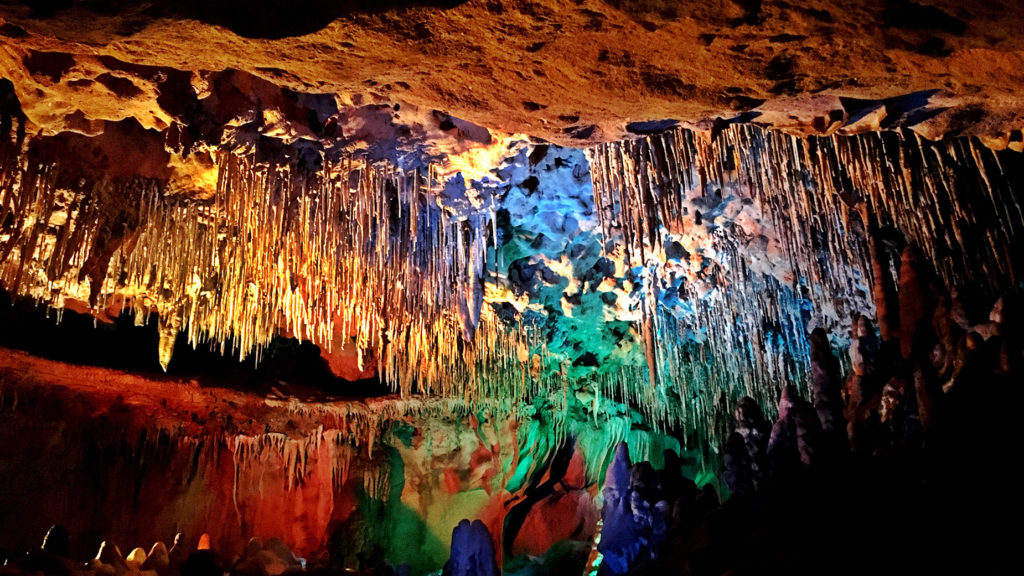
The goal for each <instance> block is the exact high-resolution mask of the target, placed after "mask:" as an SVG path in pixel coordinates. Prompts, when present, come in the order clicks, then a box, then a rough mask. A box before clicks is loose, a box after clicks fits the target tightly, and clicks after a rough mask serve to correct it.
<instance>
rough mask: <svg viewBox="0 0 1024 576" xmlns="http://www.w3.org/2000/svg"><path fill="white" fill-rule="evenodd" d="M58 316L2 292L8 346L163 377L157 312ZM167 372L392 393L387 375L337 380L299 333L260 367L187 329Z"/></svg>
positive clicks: (314, 390)
mask: <svg viewBox="0 0 1024 576" xmlns="http://www.w3.org/2000/svg"><path fill="white" fill-rule="evenodd" d="M57 318H58V316H57V313H56V312H55V311H52V310H49V311H48V310H47V309H46V307H45V306H42V305H36V304H35V303H34V302H32V301H30V300H25V299H21V298H15V299H12V298H11V297H10V295H9V294H8V293H7V292H6V291H2V290H0V347H4V348H11V349H15V350H22V351H24V352H28V353H29V354H32V355H33V356H39V357H42V358H49V359H51V360H58V361H61V362H68V363H71V364H80V365H89V366H99V367H103V368H112V369H117V370H125V371H128V372H134V373H140V374H148V375H151V376H153V377H160V376H161V375H163V370H161V368H160V363H159V361H158V359H157V345H158V343H159V340H160V336H159V333H158V332H157V318H156V316H155V315H154V316H153V317H152V318H151V319H150V321H149V322H148V323H147V324H146V325H144V326H136V325H135V319H134V315H133V314H131V313H130V312H127V311H126V312H124V313H122V314H121V315H120V316H119V317H118V318H117V319H116V320H115V321H114V322H113V323H109V324H108V323H104V322H98V321H95V320H94V319H93V318H92V316H87V315H83V314H76V313H74V312H71V311H64V313H63V317H62V318H61V320H60V322H58V321H57ZM167 375H168V376H171V377H174V378H195V379H197V380H199V381H200V382H201V383H203V384H209V385H217V386H230V387H232V388H240V389H243V390H247V391H251V392H254V393H268V392H270V391H271V390H270V387H271V386H273V387H275V388H277V389H278V390H280V391H283V392H284V393H285V394H290V395H295V396H298V397H301V398H303V399H305V398H310V397H314V398H315V397H318V396H323V395H325V394H326V395H329V396H331V397H357V398H368V397H378V396H384V395H387V394H389V393H390V389H389V388H388V387H387V385H385V384H384V383H382V382H381V381H380V380H379V379H367V380H361V381H359V382H348V381H345V380H342V379H340V378H337V377H335V376H334V375H333V374H332V373H331V371H330V369H329V368H328V366H327V363H326V361H324V360H323V358H321V357H320V349H319V348H318V347H317V346H315V345H313V344H311V343H309V342H299V341H298V340H296V339H294V338H275V339H274V341H273V342H271V344H270V346H268V347H267V349H266V350H264V352H263V357H262V358H261V359H260V362H259V363H258V364H257V363H256V362H255V358H253V357H249V358H246V359H245V360H244V361H239V359H238V356H237V354H235V355H231V354H230V353H227V354H225V355H224V356H222V355H221V354H220V351H219V350H215V349H212V348H211V347H209V346H206V345H200V346H199V347H198V348H197V349H193V348H192V347H191V346H190V345H189V344H188V342H187V341H186V337H185V335H184V334H179V335H178V340H177V342H176V343H175V346H174V358H173V359H172V360H171V363H170V365H169V366H168V369H167Z"/></svg>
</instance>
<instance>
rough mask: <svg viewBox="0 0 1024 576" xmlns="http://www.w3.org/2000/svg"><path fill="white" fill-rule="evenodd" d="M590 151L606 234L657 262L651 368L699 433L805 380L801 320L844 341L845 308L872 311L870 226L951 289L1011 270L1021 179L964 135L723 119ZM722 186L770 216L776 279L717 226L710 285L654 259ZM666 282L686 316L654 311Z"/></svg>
mask: <svg viewBox="0 0 1024 576" xmlns="http://www.w3.org/2000/svg"><path fill="white" fill-rule="evenodd" d="M1014 156H1016V155H1014ZM588 158H589V160H590V163H591V176H592V179H593V183H594V197H595V207H596V209H597V210H598V214H599V216H600V219H601V226H602V232H603V234H604V236H605V238H611V239H617V240H618V241H619V242H620V243H622V244H623V246H624V252H625V254H626V258H627V259H628V260H629V261H630V262H631V263H632V265H633V266H638V267H642V268H643V269H644V270H647V271H649V270H654V272H653V274H652V276H653V278H649V279H648V281H647V282H646V283H645V289H646V291H647V294H648V296H647V297H645V298H644V299H643V302H641V304H642V306H641V312H642V315H641V317H642V320H641V322H642V324H643V330H642V336H643V339H644V340H645V342H646V343H645V353H646V356H647V363H648V372H649V376H648V378H649V379H650V380H653V381H655V382H657V381H658V380H659V379H665V380H666V381H669V382H672V383H674V384H675V385H677V386H678V387H679V390H678V393H679V395H680V397H681V400H682V403H681V406H682V413H683V417H684V418H685V419H687V420H689V421H696V422H700V423H702V424H703V427H704V429H705V430H709V431H713V430H716V429H720V428H721V427H722V423H723V422H722V416H723V415H724V414H727V413H728V412H727V411H724V410H722V409H720V408H718V407H716V406H715V404H716V403H717V402H719V399H720V398H722V397H726V396H728V397H732V398H733V400H735V399H736V398H738V397H739V396H744V395H747V396H752V397H754V398H756V399H758V400H759V401H760V402H761V403H762V405H765V406H772V405H773V404H774V402H775V400H776V399H777V397H778V393H779V391H780V390H781V388H782V386H784V385H785V384H786V383H794V384H797V385H800V386H802V385H803V384H804V380H805V379H806V368H807V361H808V359H809V345H808V340H807V334H808V333H809V331H810V329H811V328H813V327H814V326H824V327H826V328H828V329H830V330H833V331H834V332H835V333H837V335H838V336H840V337H841V338H842V337H844V336H845V335H848V333H849V326H850V324H849V322H850V319H851V318H852V317H853V316H854V315H857V314H868V315H869V316H870V315H873V314H874V310H875V303H876V301H878V300H879V298H880V297H881V296H880V294H881V290H882V284H883V283H886V282H888V283H890V284H891V283H892V282H893V278H892V275H893V272H892V270H891V268H892V265H893V264H892V258H891V254H889V252H891V249H890V248H887V247H886V246H885V245H884V242H883V240H882V239H880V237H881V236H882V233H881V232H880V231H881V230H883V229H884V230H895V231H896V232H897V233H898V234H899V235H900V236H902V237H903V238H904V239H905V241H906V242H908V243H910V244H914V245H916V246H918V247H919V248H920V249H921V250H922V251H923V253H924V255H925V256H926V257H927V258H928V259H929V260H930V261H931V262H933V263H934V265H935V267H936V270H937V272H938V276H939V278H940V280H941V282H942V283H943V284H945V286H946V287H947V288H948V289H950V290H957V289H960V288H962V287H964V286H966V285H970V284H973V285H979V284H982V285H984V286H987V287H988V288H989V289H990V290H991V291H992V294H991V295H995V294H998V293H1000V292H1002V291H1005V290H1009V289H1012V288H1013V287H1014V285H1015V284H1016V282H1017V281H1018V277H1019V275H1020V272H1021V265H1022V263H1021V261H1020V258H1019V256H1015V255H1014V254H1013V251H1012V250H1008V249H1007V248H1008V247H1010V246H1015V245H1016V242H1017V239H1018V237H1019V235H1020V233H1021V231H1022V230H1024V212H1022V209H1021V205H1020V203H1019V200H1018V196H1017V194H1018V191H1017V190H1015V186H1019V182H1020V176H1021V175H1020V174H1019V173H1015V172H1013V170H1014V168H1013V166H1010V165H1008V164H1007V162H1006V157H1005V156H1001V155H1000V154H998V153H995V152H993V151H992V150H990V149H988V148H986V147H985V146H983V145H981V144H980V143H978V142H977V141H975V140H971V139H952V140H949V141H940V142H929V141H926V140H923V139H922V138H920V137H919V136H918V135H916V134H914V133H913V132H885V133H869V134H863V135H859V136H854V137H843V136H826V137H810V138H799V137H795V136H791V135H787V134H784V133H782V132H778V131H773V130H768V129H763V128H759V127H757V126H753V125H730V126H728V127H726V128H725V129H724V130H722V131H721V132H719V133H717V134H715V135H714V136H713V137H712V138H708V137H707V135H706V134H700V133H696V132H693V131H690V130H687V129H682V128H679V129H676V130H672V131H669V132H666V133H663V134H660V135H656V136H651V137H648V138H644V139H641V140H634V141H627V142H619V143H609V144H604V145H601V146H598V147H596V148H594V149H591V150H590V151H588ZM723 192H724V196H725V197H726V198H728V197H733V198H734V199H735V200H738V201H742V202H751V203H754V204H756V205H757V206H758V207H759V210H760V213H761V214H764V215H765V216H766V217H767V218H768V219H769V220H770V222H767V223H763V224H762V226H763V227H764V228H768V229H770V230H772V233H773V234H774V235H775V236H776V237H777V239H778V243H779V245H780V246H781V257H782V259H783V260H784V261H785V263H786V266H785V267H784V270H785V272H786V273H784V274H776V275H773V274H769V273H765V272H761V271H756V270H754V269H753V268H752V267H750V266H748V265H747V264H746V263H745V262H744V254H743V252H742V247H741V245H742V243H743V242H745V241H747V240H748V239H747V238H745V237H743V231H742V230H736V228H735V227H733V228H732V229H730V228H729V226H730V224H729V223H726V224H724V225H722V226H721V227H720V228H719V229H718V231H717V232H718V233H716V234H715V235H714V237H713V238H714V239H713V247H714V250H715V252H716V253H717V257H718V258H719V260H720V262H719V264H727V265H719V266H716V267H714V268H713V269H712V270H711V272H710V276H712V277H711V278H710V279H711V280H713V281H714V284H715V285H717V286H718V287H719V289H715V290H711V291H707V290H704V291H698V290H695V289H694V286H693V284H692V283H687V282H685V281H684V282H681V283H679V285H678V286H674V285H671V279H670V278H669V279H666V278H665V277H664V274H663V273H662V271H661V270H660V266H661V263H660V262H658V261H656V259H657V257H658V254H663V253H664V244H665V243H666V242H667V241H668V240H669V239H672V238H678V237H679V236H681V235H684V234H687V233H688V231H689V230H691V229H692V227H694V226H698V227H699V226H701V215H700V214H699V213H695V211H694V209H693V208H694V206H695V205H696V206H701V207H707V206H711V207H713V206H715V205H716V204H719V203H721V202H722V197H723ZM695 201H696V202H695ZM652 257H653V259H654V261H652ZM705 280H706V278H705ZM666 284H669V285H670V287H671V288H672V289H676V290H678V292H679V298H680V300H688V301H689V302H690V303H691V310H690V312H688V313H684V314H680V313H678V311H677V310H673V309H669V308H667V307H665V306H659V304H658V303H659V299H660V298H659V296H660V294H659V293H660V291H661V290H663V289H664V287H665V285H666ZM726 418H728V416H726ZM712 435H713V433H712Z"/></svg>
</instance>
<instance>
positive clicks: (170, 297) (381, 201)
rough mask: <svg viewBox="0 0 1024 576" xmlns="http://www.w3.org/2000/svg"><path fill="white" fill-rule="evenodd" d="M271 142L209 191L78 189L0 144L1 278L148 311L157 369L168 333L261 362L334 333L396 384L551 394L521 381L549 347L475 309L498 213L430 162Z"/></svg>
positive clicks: (58, 295)
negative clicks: (534, 357)
mask: <svg viewBox="0 0 1024 576" xmlns="http://www.w3.org/2000/svg"><path fill="white" fill-rule="evenodd" d="M279 148H280V147H273V146H270V147H268V149H267V150H261V149H260V148H259V146H258V145H257V146H256V147H255V148H253V147H240V148H236V149H225V150H222V151H221V152H220V153H219V155H218V182H217V190H216V193H215V194H214V195H213V197H212V198H209V199H203V198H193V197H187V196H181V195H172V194H168V193H167V192H165V191H164V190H163V189H162V188H161V186H159V184H158V183H155V182H150V181H144V180H138V181H132V182H129V183H118V182H107V181H105V180H101V181H91V180H87V179H79V181H74V178H70V177H66V176H68V175H66V174H65V171H64V170H63V169H62V163H61V162H60V161H59V159H50V160H49V161H44V159H36V158H34V157H33V149H31V147H30V149H29V150H28V152H27V153H24V154H20V155H18V154H8V153H7V148H4V150H3V151H2V152H3V153H4V154H5V156H4V158H7V159H8V160H10V161H9V162H5V163H4V174H5V176H3V180H2V182H3V183H4V184H5V186H4V188H2V189H0V190H2V192H3V200H4V204H3V206H4V209H5V210H8V209H9V210H10V212H11V213H12V214H13V215H14V216H15V218H14V222H15V224H14V225H13V226H11V230H10V231H8V233H7V234H5V235H4V236H2V237H0V241H2V242H0V249H2V250H3V256H4V258H3V267H2V269H0V281H2V283H3V285H4V286H5V287H6V288H7V289H8V290H10V291H12V292H14V293H18V294H24V295H28V296H32V297H35V298H36V299H38V300H42V301H44V302H46V303H47V304H49V305H50V306H53V307H56V308H61V307H62V306H63V305H64V301H65V299H67V298H69V297H71V298H76V299H79V300H80V301H82V302H88V303H89V305H90V306H91V307H93V308H94V309H104V308H105V307H107V306H109V305H111V304H113V303H120V305H121V306H127V307H129V308H131V309H133V310H134V312H135V314H136V317H137V318H138V319H140V321H142V322H146V321H148V317H149V315H150V314H151V313H154V312H156V313H158V314H159V317H160V331H161V347H160V351H159V358H160V361H161V364H162V365H164V366H165V367H166V365H167V363H168V362H169V361H170V354H171V351H172V350H173V342H174V333H175V332H176V330H177V329H178V328H180V329H181V330H182V331H184V332H185V336H186V338H187V341H188V342H189V344H190V345H192V346H199V345H203V344H204V343H207V342H209V343H212V344H213V345H215V346H217V347H219V349H220V351H221V353H224V354H227V353H231V354H235V355H237V356H238V357H239V358H245V357H248V356H254V357H255V358H256V359H257V360H258V358H259V356H260V354H261V350H262V349H263V348H264V347H265V346H266V345H267V344H269V343H270V341H271V340H272V339H273V338H274V337H275V336H277V335H279V334H282V333H283V334H289V335H292V336H294V337H296V338H298V339H300V340H308V341H311V342H314V343H316V344H318V345H320V346H323V347H325V348H328V349H329V347H330V346H331V343H332V340H333V339H334V334H335V332H337V331H341V333H343V334H352V335H354V336H355V339H356V341H357V343H358V345H359V347H360V356H361V358H362V357H364V356H365V351H366V350H372V352H373V357H374V358H375V359H376V361H377V363H378V369H379V370H380V371H381V372H382V375H383V376H384V377H385V378H386V379H387V381H388V382H389V383H391V384H392V385H393V386H394V387H395V389H398V390H401V391H402V392H403V393H410V392H412V391H414V390H418V391H421V392H430V393H439V394H444V395H449V396H462V397H464V398H466V399H473V398H479V397H485V396H488V395H492V396H493V395H495V394H499V395H503V396H506V395H509V394H515V395H517V397H520V398H524V397H526V395H527V394H529V393H531V392H533V391H536V390H542V389H546V388H545V387H544V384H543V382H542V380H543V377H538V378H535V377H531V378H529V379H528V380H529V383H530V386H528V387H524V386H522V385H521V384H522V383H523V382H524V381H525V379H524V378H523V374H524V373H525V372H526V371H528V367H526V366H524V365H523V363H522V362H520V361H519V358H518V353H517V352H516V351H517V350H519V349H521V348H522V349H527V350H530V351H531V354H540V355H543V354H544V350H543V348H544V346H543V341H542V339H541V338H540V336H539V335H537V334H534V333H532V332H531V331H530V330H528V329H526V328H525V327H514V326H508V325H507V324H506V323H505V322H503V321H501V320H499V319H498V318H497V317H496V316H495V315H494V313H493V311H491V310H490V308H489V307H487V306H484V305H483V282H484V276H485V275H486V273H487V270H486V262H487V251H488V241H489V240H490V239H491V238H492V229H493V226H492V225H491V221H490V219H491V216H492V210H490V209H487V210H483V211H481V212H479V213H469V214H460V213H453V212H451V211H450V210H448V209H446V208H444V207H443V206H441V204H440V203H439V202H438V195H439V193H440V191H441V189H442V188H443V186H444V185H445V183H444V182H442V181H439V180H438V179H437V178H436V176H435V173H434V171H433V170H432V169H427V170H423V171H421V170H400V169H398V168H395V167H393V166H391V165H389V164H386V163H381V164H378V165H368V164H366V163H365V162H361V161H355V160H354V159H352V158H342V159H341V160H335V161H331V160H328V159H327V158H326V157H325V155H324V154H323V153H322V152H317V151H316V150H310V149H304V148H301V147H298V146H296V147H293V148H287V147H286V148H284V149H283V150H282V149H279ZM11 162H13V163H14V165H15V166H14V167H13V168H12V167H11V166H12V165H11ZM69 182H70V184H69ZM69 186H70V188H69ZM114 207H117V209H113V208H114ZM58 213H59V216H60V217H59V218H58V217H56V216H53V215H54V214H58ZM115 223H116V224H117V226H115ZM48 227H49V228H50V230H48V229H47V228H48ZM42 271H45V275H43V274H42Z"/></svg>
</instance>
